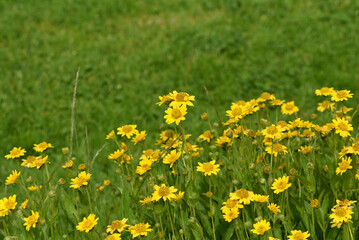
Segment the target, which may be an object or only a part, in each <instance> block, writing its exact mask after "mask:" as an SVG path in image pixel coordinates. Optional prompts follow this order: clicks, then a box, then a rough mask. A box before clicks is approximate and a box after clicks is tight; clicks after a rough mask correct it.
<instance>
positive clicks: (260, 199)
mask: <svg viewBox="0 0 359 240" xmlns="http://www.w3.org/2000/svg"><path fill="white" fill-rule="evenodd" d="M253 199H254V201H256V202H259V203H265V202H268V199H269V195H260V194H254V196H253Z"/></svg>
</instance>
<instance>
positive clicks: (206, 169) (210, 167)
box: [197, 160, 219, 176]
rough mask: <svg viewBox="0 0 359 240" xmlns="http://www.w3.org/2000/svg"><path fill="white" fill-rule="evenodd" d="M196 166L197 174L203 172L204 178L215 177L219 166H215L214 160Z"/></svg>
mask: <svg viewBox="0 0 359 240" xmlns="http://www.w3.org/2000/svg"><path fill="white" fill-rule="evenodd" d="M198 165H199V166H197V171H198V172H203V173H204V175H205V176H210V175H212V174H214V175H217V173H218V172H219V164H216V160H213V161H210V162H206V163H200V162H199V163H198Z"/></svg>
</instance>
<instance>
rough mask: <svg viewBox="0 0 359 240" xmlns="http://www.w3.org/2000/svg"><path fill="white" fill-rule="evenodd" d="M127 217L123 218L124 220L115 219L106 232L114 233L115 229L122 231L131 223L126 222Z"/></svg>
mask: <svg viewBox="0 0 359 240" xmlns="http://www.w3.org/2000/svg"><path fill="white" fill-rule="evenodd" d="M127 220H128V219H127V218H123V219H122V220H115V221H113V222H112V223H111V225H108V226H107V229H106V232H109V233H111V234H112V233H114V232H115V231H117V232H119V233H121V232H122V231H124V230H125V228H126V227H128V226H129V225H128V224H126V222H127Z"/></svg>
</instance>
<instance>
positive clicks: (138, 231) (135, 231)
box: [128, 223, 152, 239]
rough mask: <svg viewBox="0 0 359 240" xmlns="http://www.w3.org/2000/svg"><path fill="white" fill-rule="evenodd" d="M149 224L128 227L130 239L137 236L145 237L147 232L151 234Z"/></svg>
mask: <svg viewBox="0 0 359 240" xmlns="http://www.w3.org/2000/svg"><path fill="white" fill-rule="evenodd" d="M149 227H150V224H148V223H139V224H136V225H135V226H130V227H129V228H128V229H129V231H130V232H131V234H132V239H133V238H135V237H137V236H147V232H152V229H151V228H149Z"/></svg>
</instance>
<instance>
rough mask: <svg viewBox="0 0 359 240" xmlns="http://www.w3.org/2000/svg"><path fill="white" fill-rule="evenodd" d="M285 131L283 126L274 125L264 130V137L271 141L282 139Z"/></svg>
mask: <svg viewBox="0 0 359 240" xmlns="http://www.w3.org/2000/svg"><path fill="white" fill-rule="evenodd" d="M283 131H284V129H283V128H282V127H281V126H279V125H278V126H276V125H274V124H272V126H269V127H266V128H265V129H264V130H262V134H263V136H265V137H267V138H271V139H280V138H281V137H282V135H283Z"/></svg>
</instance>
